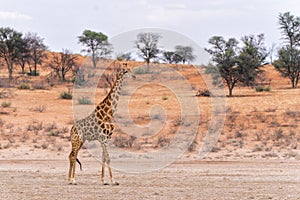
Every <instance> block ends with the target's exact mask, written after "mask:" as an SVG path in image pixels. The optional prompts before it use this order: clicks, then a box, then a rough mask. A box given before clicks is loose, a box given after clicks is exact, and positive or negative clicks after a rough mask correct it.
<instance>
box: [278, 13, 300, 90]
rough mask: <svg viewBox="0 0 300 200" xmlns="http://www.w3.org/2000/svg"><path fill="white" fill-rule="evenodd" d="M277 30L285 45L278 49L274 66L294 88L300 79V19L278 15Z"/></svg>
mask: <svg viewBox="0 0 300 200" xmlns="http://www.w3.org/2000/svg"><path fill="white" fill-rule="evenodd" d="M279 28H280V29H281V31H282V35H283V40H284V42H285V45H284V46H282V47H281V48H280V49H279V51H278V60H276V61H275V62H274V66H275V68H276V69H277V70H278V71H279V72H280V73H281V74H282V75H283V76H284V77H288V78H289V79H290V81H291V84H292V88H296V87H297V85H298V82H299V77H300V17H295V16H294V15H292V14H290V13H289V12H286V13H283V14H279Z"/></svg>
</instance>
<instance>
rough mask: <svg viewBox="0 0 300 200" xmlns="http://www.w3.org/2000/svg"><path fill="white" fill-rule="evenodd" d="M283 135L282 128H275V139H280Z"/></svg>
mask: <svg viewBox="0 0 300 200" xmlns="http://www.w3.org/2000/svg"><path fill="white" fill-rule="evenodd" d="M282 137H283V131H282V129H277V130H275V133H274V138H275V140H279V139H280V138H282Z"/></svg>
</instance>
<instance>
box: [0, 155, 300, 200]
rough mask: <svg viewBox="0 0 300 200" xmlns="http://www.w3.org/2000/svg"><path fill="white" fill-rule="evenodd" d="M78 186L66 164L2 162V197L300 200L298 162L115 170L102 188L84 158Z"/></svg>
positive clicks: (91, 163) (184, 164)
mask: <svg viewBox="0 0 300 200" xmlns="http://www.w3.org/2000/svg"><path fill="white" fill-rule="evenodd" d="M82 163H83V166H84V169H83V171H82V172H80V171H79V172H77V185H68V184H67V168H68V163H67V161H66V160H49V161H47V160H1V161H0V177H1V179H0V180H1V181H0V189H1V193H0V199H300V168H299V162H292V161H289V162H280V161H265V160H264V161H258V160H257V161H234V162H230V161H228V162H213V161H181V162H177V163H173V164H172V165H170V166H168V167H166V168H164V169H162V170H159V171H156V172H152V173H144V174H129V173H126V172H122V171H116V170H114V176H115V177H116V179H117V181H118V182H119V183H120V185H119V186H103V185H101V182H100V163H99V162H98V161H95V160H93V159H85V160H82Z"/></svg>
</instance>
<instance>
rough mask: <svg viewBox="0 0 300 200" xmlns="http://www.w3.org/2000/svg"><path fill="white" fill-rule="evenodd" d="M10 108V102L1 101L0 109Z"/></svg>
mask: <svg viewBox="0 0 300 200" xmlns="http://www.w3.org/2000/svg"><path fill="white" fill-rule="evenodd" d="M10 106H11V102H10V101H3V102H2V103H1V107H2V108H9V107H10Z"/></svg>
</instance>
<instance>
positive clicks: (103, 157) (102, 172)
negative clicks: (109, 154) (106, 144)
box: [101, 151, 108, 185]
mask: <svg viewBox="0 0 300 200" xmlns="http://www.w3.org/2000/svg"><path fill="white" fill-rule="evenodd" d="M104 172H105V156H104V151H103V153H102V171H101V182H102V185H108V183H106V182H104Z"/></svg>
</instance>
